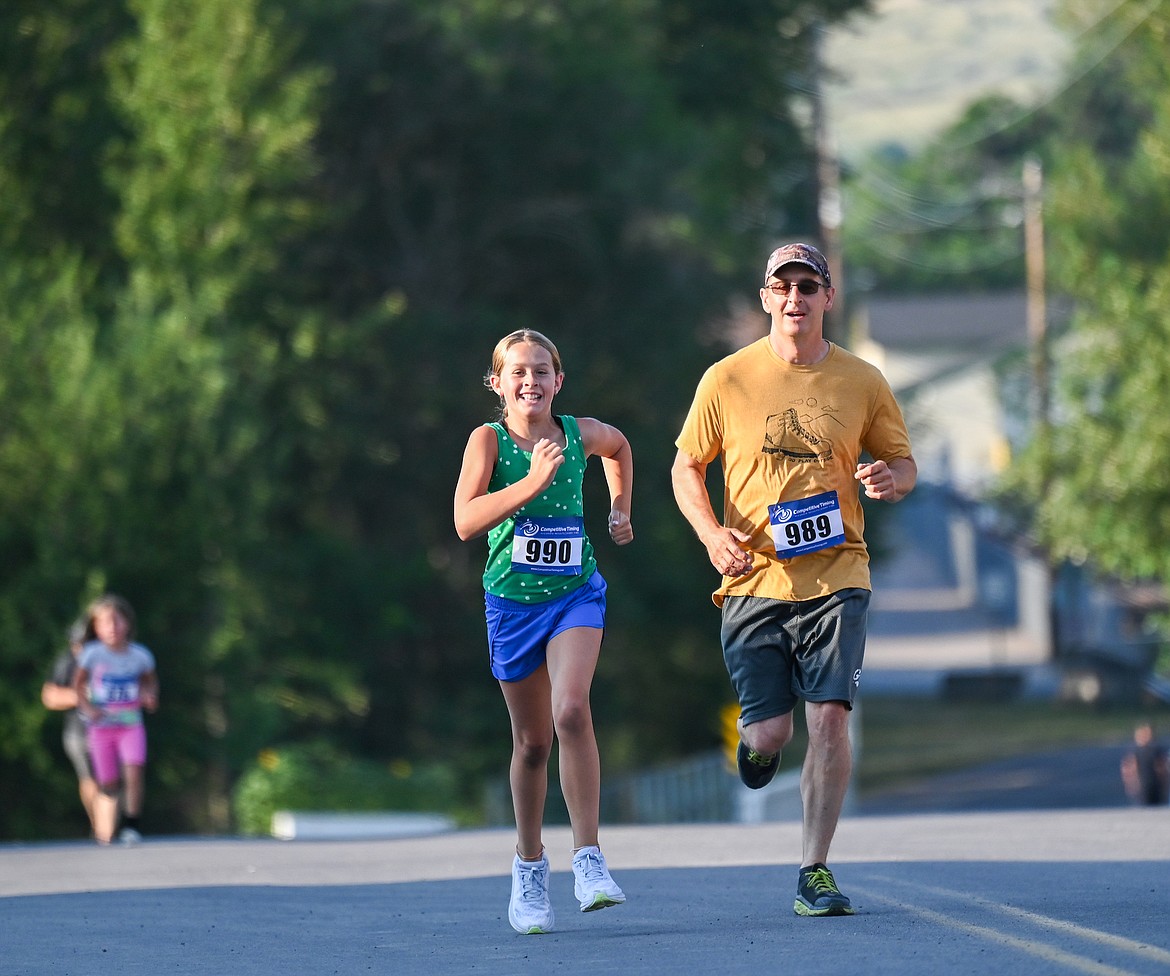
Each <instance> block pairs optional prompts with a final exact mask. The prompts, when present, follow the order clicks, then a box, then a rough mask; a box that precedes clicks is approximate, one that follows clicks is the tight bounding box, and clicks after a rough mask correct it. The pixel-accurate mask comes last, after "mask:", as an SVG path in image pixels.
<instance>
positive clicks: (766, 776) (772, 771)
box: [735, 742, 780, 790]
mask: <svg viewBox="0 0 1170 976" xmlns="http://www.w3.org/2000/svg"><path fill="white" fill-rule="evenodd" d="M735 765H736V766H737V767H739V778H740V779H741V780H742V781H743V785H744V786H746V787H747V788H748V789H749V790H758V789H760V788H761V787H764V786H767V785H768V784H769V783H771V782H772V777H773V776H775V775H776V770H777V769H779V768H780V753H778V752H777V753H773V754H772V755H771V756H761V755H760V754H759V753H758V752H756V751H755V750H754V749H749V748H748V747H747V746H746V745H744V744H743V743H742V742H741V743H740V744H739V746H738V747H737V748H736V750H735Z"/></svg>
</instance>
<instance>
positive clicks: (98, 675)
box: [77, 641, 154, 725]
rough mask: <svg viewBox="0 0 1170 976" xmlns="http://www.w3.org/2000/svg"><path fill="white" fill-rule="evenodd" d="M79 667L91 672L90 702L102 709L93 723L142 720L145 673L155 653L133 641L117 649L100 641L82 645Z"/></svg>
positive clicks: (135, 722)
mask: <svg viewBox="0 0 1170 976" xmlns="http://www.w3.org/2000/svg"><path fill="white" fill-rule="evenodd" d="M77 665H78V667H81V668H84V669H85V670H86V671H87V672H88V673H89V683H88V685H87V687H86V692H87V694H88V696H89V701H90V703H91V704H93V705H95V706H97V707H98V708H100V709H101V711H102V715H101V718H99V719H97V720H95V721H93V722H92V723H91V724H94V725H137V724H139V723H140V722H141V721H142V700H141V697H140V695H141V681H142V676H143V675H145V674H151V673H152V672H153V671H154V655H153V654H151V653H150V651H148V650H147V649H146V648H145V647H143V646H142V645H141V644H135V643H133V642H131V643H130V644H128V645H127V646H126V647H125V648H124V649H123V650H114V649H113V648H111V647H109V646H107V645H106V644H103V643H102V642H101V641H90V642H89V643H88V644H86V645H85V647H83V648H82V649H81V656H80V657H79V658H78V661H77Z"/></svg>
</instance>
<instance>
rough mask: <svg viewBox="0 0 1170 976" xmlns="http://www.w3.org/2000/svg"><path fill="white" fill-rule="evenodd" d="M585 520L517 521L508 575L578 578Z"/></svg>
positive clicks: (543, 519) (566, 518) (519, 519)
mask: <svg viewBox="0 0 1170 976" xmlns="http://www.w3.org/2000/svg"><path fill="white" fill-rule="evenodd" d="M584 545H585V520H584V519H582V518H580V517H575V516H565V517H549V518H518V519H516V533H515V535H514V536H513V537H512V571H513V572H517V573H557V574H561V575H567V576H580V575H581V554H582V551H583V549H584Z"/></svg>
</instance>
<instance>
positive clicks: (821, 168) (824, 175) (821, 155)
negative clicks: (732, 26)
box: [809, 21, 849, 345]
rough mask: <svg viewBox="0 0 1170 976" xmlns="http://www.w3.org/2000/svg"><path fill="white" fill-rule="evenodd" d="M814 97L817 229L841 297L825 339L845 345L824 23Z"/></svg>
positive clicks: (816, 49) (816, 32)
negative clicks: (823, 83) (824, 81)
mask: <svg viewBox="0 0 1170 976" xmlns="http://www.w3.org/2000/svg"><path fill="white" fill-rule="evenodd" d="M812 37H813V43H812V78H811V80H810V85H809V87H810V94H811V97H812V125H813V138H814V140H815V148H816V181H817V227H818V234H819V236H820V244H821V247H822V248H823V249H824V253H825V257H826V258H827V259H828V261H829V269H830V271H832V273H833V287H834V288H835V289H836V290H837V297H836V299H835V300H834V302H833V309H832V311H831V312H829V314H828V315H826V316H825V337H826V338H828V339H832V340H833V341H834V342H837V343H839V344H841V345H845V344H847V343H848V339H849V335H848V318H847V317H846V314H845V313H846V301H845V288H844V285H845V268H844V262H843V261H842V259H841V166H840V161H839V160H838V159H837V147H836V144H835V142H834V140H833V132H832V126H831V125H830V122H829V113H828V111H827V109H826V108H825V94H824V90H823V88H822V87H821V78H822V76H823V74H824V71H823V70H822V65H823V60H824V59H823V46H824V38H825V26H824V23H823V22H821V21H818V22H817V23H815V24H813V26H812Z"/></svg>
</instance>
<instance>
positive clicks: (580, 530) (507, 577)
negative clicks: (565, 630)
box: [483, 415, 597, 603]
mask: <svg viewBox="0 0 1170 976" xmlns="http://www.w3.org/2000/svg"><path fill="white" fill-rule="evenodd" d="M554 419H555V420H556V421H557V422H558V423H559V424H560V426H561V429H562V430H563V431H564V432H565V439H566V441H567V442H568V443H567V444H566V445H565V461H564V463H563V464H562V465H561V466H560V467H559V468H558V469H557V474H556V478H555V479H554V480H553V482H552V484H550V485H549V486H548V488H547V489H546V490H545V491H544V492H542V493H541V494H540V495H538V496H537V497H536V498H534V499H532V501H530V502H529V503H528V504H527V505H525V506H524V507H523V508H521V509H520V511H518V512H516V513H515V514H514V515H512V516H510V517H509V518H506V519H504V521H503V522H501V523H500V524H499V525H497V526H496V527H495V528H493V529H491V530H489V532H488V559H487V565H486V567H485V568H484V572H483V586H484V589H485V590H487V591H488V592H489V593H491V594H493V595H495V596H499V597H504V598H505V599H508V600H515V601H516V602H518V603H544V602H545V601H548V600H554V599H556V598H557V597H560V596H564V595H565V594H566V593H571V592H572V591H573V590H575V589H577V587H579V586H581V585H583V584H584V583H585V581H586V580H588V579H589V577H590V576H592V575H593V571H594V570H595V569H596V568H597V563H596V560H595V559H594V558H593V546H592V545H591V544H590V542H589V538H588V536H586V535H585V526H584V514H585V508H584V497H583V496H582V493H581V485H582V482H583V481H584V477H585V462H586V457H585V447H584V444H583V443H582V441H581V428H580V426H579V425H578V424H577V419H576V418H575V417H570V416H567V415H562V416H558V417H556V418H554ZM488 426H489V427H491V428H492V429H493V430H494V431H495V432H496V444H497V447H498V450H499V457H498V459H497V461H496V466H495V469H494V470H493V471H492V477H491V481H489V482H488V492H489V493H491V492H493V491H500V490H501V489H503V488H507V487H508V485H512V484H515V483H516V482H517V481H520V480H521V479H522V478H524V477H525V476H526V475H527V474H528V470H529V467H530V465H531V464H532V455H531V453H529V452H528V451H525V450H522V449H521V448H520V446H519V445H518V444H517V443H516V442H515V441H514V440H512V436H511V435H510V434H509V433H508V430H507V428H506V427H504V425H503V424H499V423H493V424H489V425H488Z"/></svg>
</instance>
